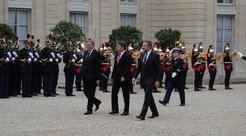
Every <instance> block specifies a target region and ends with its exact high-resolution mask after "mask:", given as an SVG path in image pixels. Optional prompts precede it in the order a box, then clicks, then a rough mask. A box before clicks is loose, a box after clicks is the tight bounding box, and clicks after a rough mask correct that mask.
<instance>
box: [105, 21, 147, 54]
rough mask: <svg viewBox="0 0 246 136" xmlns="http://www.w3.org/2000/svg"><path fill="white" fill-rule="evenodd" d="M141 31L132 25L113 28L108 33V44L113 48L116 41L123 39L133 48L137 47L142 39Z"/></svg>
mask: <svg viewBox="0 0 246 136" xmlns="http://www.w3.org/2000/svg"><path fill="white" fill-rule="evenodd" d="M142 35H143V33H142V32H141V31H139V30H138V29H137V28H136V27H133V26H121V27H119V28H117V29H113V30H112V33H111V35H109V44H110V46H111V47H112V49H113V50H115V47H116V44H117V41H124V42H126V44H127V45H130V44H132V46H133V48H134V49H139V48H140V47H139V43H140V42H141V41H142Z"/></svg>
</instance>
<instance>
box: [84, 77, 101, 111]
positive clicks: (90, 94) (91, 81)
mask: <svg viewBox="0 0 246 136" xmlns="http://www.w3.org/2000/svg"><path fill="white" fill-rule="evenodd" d="M96 80H97V79H96V77H86V76H84V77H83V81H84V94H85V96H86V97H87V99H88V102H87V110H88V111H90V112H92V107H93V104H95V105H98V104H100V103H101V101H100V100H98V99H97V98H96V97H95V92H96V87H97V84H96Z"/></svg>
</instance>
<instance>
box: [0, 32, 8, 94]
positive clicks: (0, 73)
mask: <svg viewBox="0 0 246 136" xmlns="http://www.w3.org/2000/svg"><path fill="white" fill-rule="evenodd" d="M3 36H4V35H1V39H0V45H1V47H0V99H4V98H9V96H8V90H7V89H6V88H7V86H6V78H5V75H6V73H5V70H6V68H5V64H6V61H7V60H6V54H5V49H6V47H7V43H6V41H5V38H4V37H3Z"/></svg>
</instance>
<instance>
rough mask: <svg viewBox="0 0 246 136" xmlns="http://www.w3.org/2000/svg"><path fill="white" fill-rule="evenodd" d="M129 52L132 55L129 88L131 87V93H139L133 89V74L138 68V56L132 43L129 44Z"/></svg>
mask: <svg viewBox="0 0 246 136" xmlns="http://www.w3.org/2000/svg"><path fill="white" fill-rule="evenodd" d="M128 53H129V54H130V55H131V56H132V57H131V62H132V64H131V69H130V72H131V79H130V80H129V81H128V86H129V87H128V89H129V92H130V94H137V93H136V92H134V90H133V83H132V78H133V75H134V73H135V71H136V68H137V65H136V64H137V58H136V57H135V56H134V49H133V47H132V46H131V45H130V46H128Z"/></svg>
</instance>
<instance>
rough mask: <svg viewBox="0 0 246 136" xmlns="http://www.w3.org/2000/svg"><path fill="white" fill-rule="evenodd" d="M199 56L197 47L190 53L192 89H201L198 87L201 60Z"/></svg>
mask: <svg viewBox="0 0 246 136" xmlns="http://www.w3.org/2000/svg"><path fill="white" fill-rule="evenodd" d="M198 57H199V52H198V49H197V48H194V49H193V53H192V58H191V64H192V68H193V70H194V72H195V80H194V85H195V87H194V91H201V90H200V89H199V78H201V76H200V75H201V74H200V73H201V69H200V66H201V60H200V59H199V58H198Z"/></svg>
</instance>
